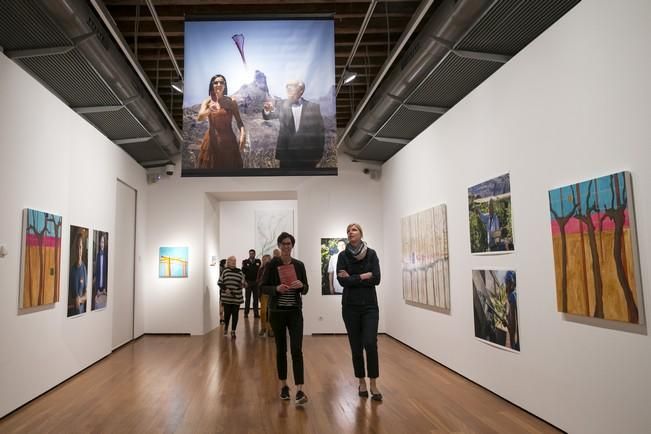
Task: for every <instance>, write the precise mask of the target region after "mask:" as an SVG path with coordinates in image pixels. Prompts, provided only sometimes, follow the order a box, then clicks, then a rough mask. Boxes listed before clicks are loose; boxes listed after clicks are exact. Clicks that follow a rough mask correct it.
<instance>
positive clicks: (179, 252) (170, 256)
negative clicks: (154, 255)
mask: <svg viewBox="0 0 651 434" xmlns="http://www.w3.org/2000/svg"><path fill="white" fill-rule="evenodd" d="M188 250H189V249H188V247H161V248H159V250H158V277H188Z"/></svg>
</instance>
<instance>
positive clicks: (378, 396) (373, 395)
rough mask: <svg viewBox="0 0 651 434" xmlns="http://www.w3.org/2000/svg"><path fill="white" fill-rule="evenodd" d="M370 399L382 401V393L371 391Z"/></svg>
mask: <svg viewBox="0 0 651 434" xmlns="http://www.w3.org/2000/svg"><path fill="white" fill-rule="evenodd" d="M371 400H373V401H378V402H379V401H382V394H381V393H380V392H378V393H373V392H371Z"/></svg>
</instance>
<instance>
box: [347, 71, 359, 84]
mask: <svg viewBox="0 0 651 434" xmlns="http://www.w3.org/2000/svg"><path fill="white" fill-rule="evenodd" d="M356 78H357V73H356V72H353V71H351V70H349V69H344V84H348V83H350V82H351V81H353V80H354V79H356Z"/></svg>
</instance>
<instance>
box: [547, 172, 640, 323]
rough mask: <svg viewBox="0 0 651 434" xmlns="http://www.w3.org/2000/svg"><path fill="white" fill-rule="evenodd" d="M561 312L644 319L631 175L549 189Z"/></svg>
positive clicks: (557, 291) (610, 318) (559, 309)
mask: <svg viewBox="0 0 651 434" xmlns="http://www.w3.org/2000/svg"><path fill="white" fill-rule="evenodd" d="M549 210H550V218H551V229H552V240H553V249H554V269H555V272H556V301H557V308H558V311H559V312H566V313H570V314H574V315H581V316H589V317H594V318H604V319H609V320H616V321H625V322H629V323H639V324H641V323H643V314H644V310H643V306H642V300H643V298H642V288H641V279H640V263H639V262H640V261H639V257H638V254H637V237H636V233H635V215H634V212H633V195H632V185H631V175H630V173H629V172H619V173H614V174H612V175H607V176H602V177H600V178H594V179H590V180H587V181H582V182H577V183H575V184H570V185H567V186H564V187H560V188H556V189H554V190H550V191H549Z"/></svg>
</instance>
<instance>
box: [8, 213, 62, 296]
mask: <svg viewBox="0 0 651 434" xmlns="http://www.w3.org/2000/svg"><path fill="white" fill-rule="evenodd" d="M61 230H62V218H61V216H58V215H55V214H52V213H48V212H43V211H37V210H33V209H29V208H28V209H25V210H24V211H23V233H22V239H23V242H22V249H23V250H22V256H21V273H20V278H21V283H20V297H19V307H20V308H21V309H26V308H30V307H35V306H41V305H47V304H53V303H56V302H57V301H59V292H60V280H61Z"/></svg>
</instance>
